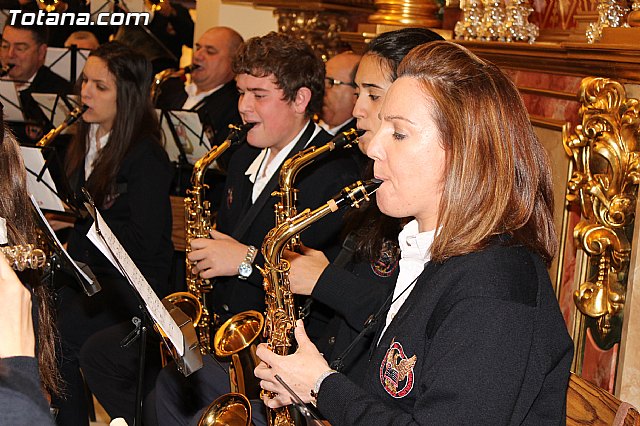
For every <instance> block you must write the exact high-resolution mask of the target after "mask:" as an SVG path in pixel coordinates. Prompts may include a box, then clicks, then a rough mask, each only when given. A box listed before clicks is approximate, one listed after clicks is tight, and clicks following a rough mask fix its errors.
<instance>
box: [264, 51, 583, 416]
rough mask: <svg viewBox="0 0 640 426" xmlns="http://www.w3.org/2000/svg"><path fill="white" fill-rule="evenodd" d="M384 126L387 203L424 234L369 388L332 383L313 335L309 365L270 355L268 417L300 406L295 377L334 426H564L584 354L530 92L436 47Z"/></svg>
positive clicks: (374, 359) (390, 312)
mask: <svg viewBox="0 0 640 426" xmlns="http://www.w3.org/2000/svg"><path fill="white" fill-rule="evenodd" d="M380 117H381V119H382V123H381V125H380V127H379V129H378V130H377V131H376V133H375V135H374V137H373V139H372V140H371V141H370V142H369V144H368V147H367V155H368V156H369V157H370V158H372V159H373V160H374V174H375V176H376V177H377V178H379V179H380V180H382V184H381V186H380V188H379V189H378V191H377V192H376V202H377V204H378V207H379V208H380V211H382V212H383V213H385V214H387V215H389V216H392V217H397V218H410V220H411V221H410V222H408V223H407V224H406V225H405V226H404V227H403V230H402V232H401V234H400V236H399V243H400V247H401V251H402V259H403V260H406V261H407V262H406V263H404V264H401V265H400V273H399V276H398V279H397V281H396V284H395V287H394V291H393V296H392V298H391V299H390V300H389V303H387V304H386V309H385V311H384V312H383V316H382V320H381V321H380V322H379V324H378V327H377V332H376V334H375V336H374V339H373V344H372V347H371V349H370V352H369V362H368V365H367V369H366V372H365V377H364V379H363V380H362V382H361V383H360V384H358V383H354V382H353V381H351V380H350V379H349V378H348V377H347V376H345V375H343V374H340V373H338V372H336V371H334V370H332V369H331V368H330V367H329V366H328V364H327V362H326V361H325V360H324V358H323V357H322V355H321V354H320V353H319V352H318V351H317V349H316V348H315V347H314V346H313V344H312V343H311V342H310V341H309V339H308V338H307V336H306V334H305V332H304V327H303V325H302V323H301V322H299V323H298V325H297V327H296V330H295V336H296V340H297V343H298V350H297V352H296V353H295V354H293V355H289V356H284V357H281V356H278V355H276V354H274V353H272V352H271V351H270V350H269V349H268V348H267V346H266V345H260V346H259V347H258V350H257V355H258V356H259V357H260V358H261V359H262V361H263V362H262V363H261V364H260V365H259V366H258V367H257V368H256V371H255V372H256V375H257V376H258V377H259V378H260V379H262V382H261V386H262V388H263V389H264V390H266V391H269V392H272V393H270V394H269V393H268V394H265V396H264V401H265V403H266V404H267V405H268V406H269V407H272V408H275V407H280V406H283V405H286V404H290V403H291V398H290V396H289V393H288V392H287V391H286V390H285V389H284V388H283V386H282V385H281V384H280V383H279V382H278V381H277V380H276V376H279V377H281V378H282V379H283V380H284V381H285V382H287V383H288V384H289V385H290V386H291V387H292V388H293V390H294V391H295V392H296V393H297V394H298V395H299V396H300V397H301V398H302V399H303V400H304V401H306V402H314V403H316V404H317V407H318V409H319V410H320V412H321V413H322V414H323V415H325V416H326V418H327V420H329V422H330V423H331V424H332V425H334V426H340V425H371V424H394V425H409V424H424V425H427V424H429V425H434V424H437V425H439V424H471V423H472V424H482V425H485V424H486V425H521V424H525V425H540V424H562V423H563V422H564V419H565V401H566V389H567V383H568V379H569V368H570V365H571V358H572V351H573V345H572V342H571V338H570V337H569V335H568V333H567V329H566V326H565V324H564V321H563V319H562V315H561V314H560V309H559V307H558V302H557V300H556V298H555V294H554V291H553V287H552V285H551V282H550V279H549V274H548V271H547V266H548V265H549V264H550V262H551V260H552V258H553V256H554V254H555V252H556V249H557V239H556V234H555V230H554V227H553V217H552V212H553V196H552V182H551V170H550V166H549V161H548V158H547V154H546V152H545V150H544V148H543V147H542V145H541V144H540V142H539V141H538V139H537V137H536V135H535V133H534V131H533V128H532V126H531V123H530V121H529V116H528V114H527V110H526V109H525V107H524V104H523V102H522V99H521V98H520V96H519V94H518V90H517V88H516V87H515V86H514V84H513V83H512V82H511V81H510V80H509V78H508V77H507V76H506V75H505V74H504V73H502V72H501V71H500V69H499V68H498V67H496V66H495V65H493V64H491V63H488V62H486V61H484V60H482V59H480V58H478V57H477V56H475V55H474V54H473V53H471V52H470V51H468V50H467V49H465V48H464V47H462V46H459V45H457V44H455V43H450V42H444V41H439V42H433V43H427V44H425V45H422V46H419V47H417V48H415V49H414V50H412V51H411V52H410V53H409V54H408V55H407V56H406V57H405V59H403V61H402V62H401V64H400V66H399V67H398V79H397V80H395V81H394V82H393V84H392V85H391V87H390V88H389V91H388V93H387V96H386V97H385V100H384V102H383V106H382V109H381V111H380ZM270 396H274V397H273V398H270Z"/></svg>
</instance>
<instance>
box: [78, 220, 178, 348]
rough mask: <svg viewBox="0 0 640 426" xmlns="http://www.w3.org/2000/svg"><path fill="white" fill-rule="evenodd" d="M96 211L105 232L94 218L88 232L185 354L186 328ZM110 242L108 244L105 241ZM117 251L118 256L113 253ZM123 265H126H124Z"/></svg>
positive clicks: (88, 235)
mask: <svg viewBox="0 0 640 426" xmlns="http://www.w3.org/2000/svg"><path fill="white" fill-rule="evenodd" d="M95 212H96V221H97V222H98V227H99V228H100V233H101V235H98V232H97V230H96V222H95V221H94V223H93V225H92V226H91V229H90V230H89V232H88V233H87V237H88V238H89V240H90V241H91V242H92V243H93V244H94V245H95V246H96V247H97V248H98V249H99V250H100V251H101V252H102V254H104V255H105V256H106V257H107V259H109V261H110V262H111V264H113V266H115V267H116V269H118V270H119V271H120V272H121V273H122V275H124V276H125V278H127V280H128V281H129V284H131V285H132V286H133V288H134V289H135V290H136V291H137V292H138V294H140V297H141V298H142V300H143V301H144V304H145V306H146V308H147V310H148V311H149V314H150V315H151V318H153V320H154V321H155V322H156V323H157V324H158V326H159V327H160V328H162V330H163V331H164V333H165V334H166V335H167V337H168V338H169V340H170V341H171V343H172V344H173V346H174V348H175V349H176V352H177V353H178V355H179V356H183V355H184V342H183V339H182V332H181V331H180V327H178V324H176V322H175V321H174V320H173V318H172V317H171V315H170V314H169V311H167V309H166V308H165V307H164V305H163V304H162V302H161V301H160V299H159V298H158V296H157V295H156V294H155V292H154V291H153V289H152V288H151V286H150V285H149V283H148V282H147V280H146V279H145V278H144V276H143V275H142V273H141V272H140V270H139V269H138V267H137V266H136V265H135V263H133V260H131V257H129V254H128V253H127V252H126V251H125V249H124V247H122V245H121V244H120V242H119V241H118V239H117V238H116V236H115V235H113V232H111V229H110V228H109V227H108V226H107V224H106V222H105V221H104V219H103V218H102V216H101V215H100V212H98V210H95ZM105 244H106V245H105ZM112 252H113V255H115V256H116V257H117V261H116V259H115V258H114V257H113V256H112V254H111V253H112ZM120 265H122V268H120Z"/></svg>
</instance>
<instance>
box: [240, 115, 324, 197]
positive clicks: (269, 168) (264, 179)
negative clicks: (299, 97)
mask: <svg viewBox="0 0 640 426" xmlns="http://www.w3.org/2000/svg"><path fill="white" fill-rule="evenodd" d="M305 130H307V126H306V125H305V126H304V127H303V128H302V130H300V133H298V134H297V135H296V137H295V138H293V140H292V141H291V142H289V143H288V144H287V145H286V146H285V147H284V148H283V149H281V150H280V152H279V153H278V154H276V156H275V157H274V158H273V159H272V160H271V161H269V162H268V163H267V161H266V159H268V158H269V155H270V154H271V148H264V149H263V150H262V151H261V152H260V154H258V156H257V157H256V159H255V160H253V163H251V165H250V166H249V168H247V171H246V172H245V173H244V174H245V175H247V176H249V180H250V181H251V183H253V192H252V194H251V202H252V203H255V202H256V200H257V199H258V197H259V196H260V194H261V193H262V191H263V190H264V188H265V187H266V186H267V183H268V182H269V180H270V179H271V176H273V174H274V173H276V172H277V171H278V170H279V169H280V165H281V164H282V163H283V162H284V160H285V159H286V158H287V156H288V155H289V153H290V152H291V150H292V149H293V147H294V146H295V145H296V143H298V140H299V139H300V137H301V136H302V134H303V133H304V131H305ZM320 130H321V129H320V127H319V126H318V125H317V124H315V128H314V129H313V135H312V136H311V138H309V142H311V141H312V140H313V138H314V137H315V136H316V135H317V134H318V133H319V132H320ZM309 142H307V144H308V143H309Z"/></svg>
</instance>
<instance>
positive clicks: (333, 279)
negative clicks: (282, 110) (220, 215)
mask: <svg viewBox="0 0 640 426" xmlns="http://www.w3.org/2000/svg"><path fill="white" fill-rule="evenodd" d="M435 40H442V37H440V36H439V35H438V34H436V33H435V32H433V31H431V30H428V29H426V28H403V29H400V30H396V31H390V32H387V33H383V34H381V35H379V36H378V37H376V38H374V39H373V40H371V42H370V43H369V44H368V46H367V49H366V50H365V52H364V54H363V56H362V59H361V61H360V64H359V66H358V69H357V72H356V75H355V79H354V81H355V83H356V94H357V96H358V99H357V101H356V104H355V107H354V109H353V116H354V117H355V118H356V119H357V122H358V129H360V130H364V131H365V133H364V134H363V135H362V136H360V138H359V143H358V148H360V150H361V151H362V152H363V153H364V154H365V155H366V152H367V147H368V145H369V142H370V141H371V138H372V137H373V134H374V132H375V131H376V130H377V128H378V126H380V118H379V117H378V113H379V112H380V106H381V105H382V101H383V100H384V97H385V94H386V92H387V89H388V88H389V86H391V83H392V82H393V81H394V80H395V79H396V69H397V67H398V64H399V63H400V61H401V60H402V58H404V56H405V55H406V54H407V53H409V51H410V50H411V49H413V48H414V47H416V46H419V45H421V44H424V43H429V42H431V41H435ZM365 174H366V176H365V177H366V178H371V177H373V162H372V161H370V162H369V165H368V167H367V170H366V172H365ZM373 197H374V198H375V194H374V196H373ZM345 217H346V226H345V232H344V233H345V235H347V237H346V240H345V244H344V247H343V250H342V252H341V254H340V256H338V258H337V259H336V261H334V262H333V263H329V260H328V259H327V258H326V256H324V254H323V253H322V252H321V251H317V250H312V249H308V248H305V249H304V251H303V254H295V253H288V255H287V258H288V259H289V260H290V261H291V272H290V276H289V280H290V284H291V289H292V291H293V292H294V293H297V294H304V295H311V296H312V298H313V300H314V301H318V302H320V303H323V304H325V305H327V306H329V307H331V308H332V309H333V310H334V311H335V313H336V314H335V316H334V317H333V318H332V319H331V321H330V323H329V324H328V326H327V327H326V331H325V333H324V335H323V336H321V338H319V339H317V340H316V341H315V343H316V345H317V346H318V348H319V350H320V352H322V353H323V354H324V356H325V358H326V359H327V360H328V361H329V362H331V363H333V365H334V366H335V367H336V368H338V369H340V370H341V371H342V372H344V373H345V374H347V375H348V376H349V377H350V378H351V379H353V380H356V381H357V380H359V378H360V377H361V376H362V375H363V374H364V369H365V367H366V361H367V351H368V348H369V345H370V344H371V338H372V336H370V335H368V336H364V335H363V336H360V337H358V334H360V333H361V332H362V330H363V327H364V324H365V322H366V321H367V319H368V318H369V317H371V315H373V314H375V313H376V311H378V310H379V309H380V308H381V306H382V304H383V303H384V299H385V297H387V294H388V293H389V291H390V289H391V288H392V286H393V283H394V282H395V280H396V278H397V276H398V261H399V260H400V259H399V256H400V250H399V248H398V242H397V241H398V233H399V232H400V230H401V229H402V219H399V218H393V217H389V216H387V215H384V214H382V213H381V212H380V210H379V209H378V206H377V205H376V203H375V201H374V200H372V202H370V203H368V204H366V205H365V207H364V208H362V209H353V210H351V211H349V212H348V213H347V215H345ZM311 316H312V317H313V311H312V314H311ZM368 324H370V327H371V326H373V324H372V323H371V322H369V323H368ZM354 341H356V342H355V343H353V342H354ZM347 348H349V350H348V352H346V350H347Z"/></svg>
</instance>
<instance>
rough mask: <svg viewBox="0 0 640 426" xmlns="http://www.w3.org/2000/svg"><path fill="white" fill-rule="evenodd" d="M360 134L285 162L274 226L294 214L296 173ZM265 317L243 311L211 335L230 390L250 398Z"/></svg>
mask: <svg viewBox="0 0 640 426" xmlns="http://www.w3.org/2000/svg"><path fill="white" fill-rule="evenodd" d="M361 134H362V131H358V130H355V129H352V130H349V131H347V132H343V133H340V134H339V135H337V136H335V137H334V138H333V139H332V140H331V141H329V142H328V143H326V144H325V145H323V146H321V147H319V148H317V147H315V146H314V147H310V148H307V149H306V150H304V151H300V152H299V153H297V154H296V155H294V156H293V157H291V158H290V159H288V160H287V161H285V162H284V164H283V165H282V167H281V168H280V174H279V182H280V190H279V191H276V192H275V193H274V195H280V202H279V203H276V205H275V214H276V226H277V225H279V224H281V223H284V222H286V221H287V219H288V218H290V217H293V216H295V215H296V205H295V203H296V193H297V191H298V190H296V189H294V188H293V183H294V181H295V178H296V176H297V175H298V172H299V171H300V170H302V168H303V167H305V166H306V165H308V164H310V163H311V162H313V161H314V160H316V159H317V158H318V157H320V156H321V155H322V154H324V153H327V152H331V151H333V150H335V149H336V148H347V147H351V146H353V145H355V144H357V143H358V136H360V135H361ZM299 246H300V240H299V237H298V236H297V235H296V236H293V237H292V242H291V244H289V245H288V246H287V248H289V249H290V250H295V249H297V248H298V247H299ZM263 324H264V316H263V315H262V314H261V313H260V312H258V311H246V312H241V313H239V314H236V315H234V316H232V317H231V318H229V319H228V320H227V321H226V322H225V323H224V324H222V325H221V326H220V328H218V330H217V331H216V334H215V336H214V345H213V349H214V351H215V353H216V355H217V356H219V357H222V358H231V362H230V364H229V377H230V382H231V390H232V391H233V392H237V393H240V394H242V395H246V396H249V397H250V398H258V396H259V394H260V383H259V381H258V380H256V378H255V375H254V374H253V369H254V368H255V366H256V365H258V364H259V362H260V360H259V359H258V357H257V356H256V354H255V351H256V342H257V341H258V340H259V339H258V337H259V336H260V334H261V331H262V330H263Z"/></svg>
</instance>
